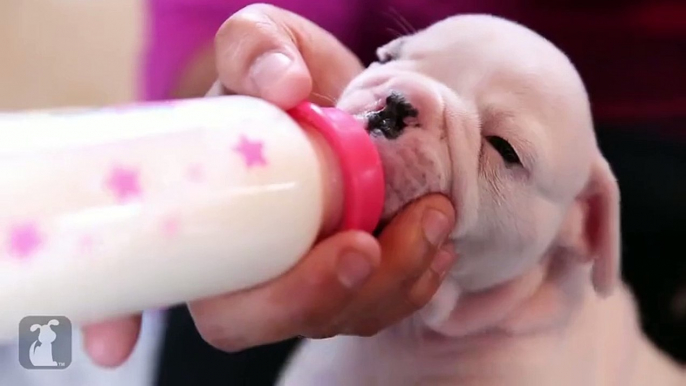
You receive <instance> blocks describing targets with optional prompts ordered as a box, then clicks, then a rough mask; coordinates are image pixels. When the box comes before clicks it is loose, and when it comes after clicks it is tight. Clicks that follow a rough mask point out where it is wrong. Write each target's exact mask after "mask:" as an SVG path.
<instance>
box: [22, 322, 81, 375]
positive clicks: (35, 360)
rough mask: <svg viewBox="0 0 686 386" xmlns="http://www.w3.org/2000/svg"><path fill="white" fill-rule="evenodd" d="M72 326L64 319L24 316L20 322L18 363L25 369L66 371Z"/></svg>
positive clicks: (69, 359)
mask: <svg viewBox="0 0 686 386" xmlns="http://www.w3.org/2000/svg"><path fill="white" fill-rule="evenodd" d="M71 345H72V326H71V322H70V321H69V319H67V318H65V317H63V316H27V317H25V318H24V319H22V320H21V322H20V323H19V363H21V365H22V366H23V367H24V368H26V369H66V368H67V367H69V365H70V364H71V349H72V347H71Z"/></svg>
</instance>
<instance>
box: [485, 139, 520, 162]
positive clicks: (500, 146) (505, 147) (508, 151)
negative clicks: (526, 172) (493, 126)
mask: <svg viewBox="0 0 686 386" xmlns="http://www.w3.org/2000/svg"><path fill="white" fill-rule="evenodd" d="M486 139H487V140H488V142H489V143H490V144H491V146H493V148H494V149H495V150H496V151H497V152H498V153H500V156H501V157H503V160H504V161H505V163H507V164H508V165H521V164H522V162H521V161H520V159H519V155H517V152H516V151H515V149H514V148H513V147H512V145H510V143H509V142H507V141H506V140H505V139H504V138H502V137H498V136H496V135H492V136H488V137H486Z"/></svg>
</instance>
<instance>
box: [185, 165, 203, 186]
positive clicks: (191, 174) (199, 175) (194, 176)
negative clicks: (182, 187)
mask: <svg viewBox="0 0 686 386" xmlns="http://www.w3.org/2000/svg"><path fill="white" fill-rule="evenodd" d="M204 174H205V173H204V170H203V168H202V166H201V165H198V164H194V165H191V166H190V167H189V168H188V179H190V180H191V181H193V182H200V181H202V179H203V177H204Z"/></svg>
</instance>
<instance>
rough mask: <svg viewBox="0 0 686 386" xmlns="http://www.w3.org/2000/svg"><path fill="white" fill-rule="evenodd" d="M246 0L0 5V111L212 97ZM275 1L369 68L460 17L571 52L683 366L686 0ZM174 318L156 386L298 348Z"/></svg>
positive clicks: (259, 379)
mask: <svg viewBox="0 0 686 386" xmlns="http://www.w3.org/2000/svg"><path fill="white" fill-rule="evenodd" d="M248 3H249V2H248V1H232V0H2V1H0V110H15V109H27V108H49V107H62V106H75V105H79V106H84V105H88V106H97V105H108V104H117V103H124V102H129V101H133V100H142V99H146V100H155V99H165V98H173V97H189V96H199V95H202V94H203V93H204V91H205V90H206V89H207V88H208V87H209V85H210V83H211V82H212V80H213V79H214V73H213V69H212V63H213V61H212V50H211V43H212V37H213V35H214V32H215V31H216V30H217V28H218V27H219V26H220V24H221V22H222V21H223V20H225V19H226V18H227V17H228V16H229V15H231V14H232V13H233V12H235V11H236V10H238V9H239V8H241V7H243V6H245V5H247V4H248ZM272 3H274V4H276V5H279V6H281V7H284V8H287V9H290V10H293V11H295V12H298V13H300V14H302V15H303V16H305V17H308V18H310V19H311V20H313V21H315V22H317V23H318V24H320V25H322V26H324V27H325V28H327V29H328V30H329V31H331V32H332V33H334V34H335V35H336V36H337V37H339V38H340V39H341V40H343V41H344V42H345V43H346V44H348V45H349V46H350V47H351V48H352V49H353V50H354V51H355V52H356V53H357V54H358V55H359V56H360V57H361V58H362V59H363V60H364V61H365V62H367V63H368V62H370V61H372V60H374V48H375V47H376V46H378V45H380V44H383V43H385V42H386V41H388V40H389V39H391V38H393V37H394V36H395V34H396V33H397V31H400V32H401V33H402V32H406V31H407V30H408V29H418V28H423V27H425V26H427V25H428V24H430V23H432V22H434V21H437V20H439V19H441V18H443V17H445V16H448V15H451V14H455V13H458V12H487V13H494V14H497V15H502V16H505V17H508V18H512V19H514V20H517V21H520V22H522V23H523V24H525V25H527V26H529V27H531V28H532V29H534V30H537V31H538V32H540V33H541V34H543V35H544V36H546V37H548V38H549V39H550V40H552V41H553V42H554V43H556V44H557V45H558V46H559V47H561V48H562V49H563V50H564V51H565V52H567V54H568V55H569V56H570V57H571V59H572V61H573V62H574V63H575V64H576V65H577V67H578V69H579V71H580V73H581V75H582V77H583V78H584V79H585V81H586V83H587V86H588V89H589V93H590V96H591V102H592V105H593V109H594V114H595V117H596V129H597V132H598V136H599V139H600V143H601V147H602V148H603V151H604V152H605V154H606V156H607V158H608V159H609V161H610V163H611V164H612V166H613V168H614V170H615V173H616V175H617V177H618V179H619V183H620V188H621V190H622V197H623V198H622V210H623V218H622V231H623V238H624V256H623V264H624V266H623V275H624V278H625V280H626V282H627V283H628V285H629V286H631V287H632V289H633V290H634V292H635V294H636V296H637V298H638V304H639V307H640V312H641V318H642V323H643V326H644V329H645V331H646V333H647V334H648V336H649V337H650V338H651V339H652V340H653V341H654V342H655V343H656V344H657V345H658V347H660V348H661V349H662V350H664V351H665V352H666V353H668V354H669V355H670V356H671V357H672V358H674V359H675V360H678V361H681V362H682V363H686V253H684V249H683V246H684V241H685V240H686V229H685V227H684V224H686V1H683V0H680V1H663V0H652V1H640V0H576V1H573V0H551V1H543V0H520V1H518V0H489V1H487V0H484V1H457V0H452V1H451V0H433V1H416V2H415V1H411V0H407V1H392V0H379V1H373V0H366V1H353V0H342V1H328V2H316V3H315V2H312V1H307V0H306V1H296V0H294V1H285V0H284V1H273V2H272ZM165 323H166V325H165V326H166V327H165V328H164V330H163V332H162V337H163V340H162V343H160V344H161V345H162V353H161V354H160V355H161V357H160V363H161V364H162V365H161V370H160V372H159V374H158V375H157V376H156V377H157V379H158V383H159V384H160V385H172V384H186V383H184V382H189V381H190V380H196V381H197V380H198V379H199V378H197V376H198V374H204V375H203V378H202V379H205V380H207V382H201V384H250V385H261V384H269V383H270V380H271V379H273V377H274V374H275V373H276V371H277V370H278V368H279V367H280V366H281V364H282V361H283V358H284V357H285V356H286V355H287V353H288V352H289V351H290V350H291V348H292V347H293V345H294V344H296V343H297V342H296V341H292V342H286V343H283V344H279V345H274V346H267V347H263V348H257V349H254V350H248V351H246V352H244V353H239V354H225V353H220V352H218V351H216V350H214V349H212V348H211V347H209V346H208V345H206V344H204V342H202V340H201V339H200V337H199V336H198V335H197V333H196V332H195V330H194V329H193V325H192V321H191V319H190V317H189V316H188V314H187V311H186V310H185V309H183V308H178V309H174V310H172V312H171V313H170V315H169V317H168V319H167V321H166V322H165ZM175 353H176V354H175ZM179 353H183V355H181V354H179ZM187 353H193V354H192V359H190V360H189V354H187ZM216 379H224V380H226V379H237V380H236V381H235V383H234V382H229V381H226V382H223V383H214V381H211V380H216ZM227 382H228V383H227ZM74 384H76V383H74Z"/></svg>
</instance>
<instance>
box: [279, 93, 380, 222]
mask: <svg viewBox="0 0 686 386" xmlns="http://www.w3.org/2000/svg"><path fill="white" fill-rule="evenodd" d="M288 113H289V114H290V115H291V117H293V118H294V119H296V120H298V121H300V122H304V123H307V124H308V125H310V126H312V128H313V129H315V130H317V131H318V132H319V133H320V134H321V135H322V136H323V137H324V139H325V140H326V141H327V142H328V144H329V146H331V149H332V150H333V152H334V153H335V154H336V155H337V157H338V161H339V164H340V167H341V175H342V176H343V185H344V192H343V193H344V199H343V201H344V203H343V218H342V221H341V229H339V230H340V231H344V230H352V229H355V230H362V231H365V232H370V233H371V232H372V231H374V229H375V228H376V226H377V225H378V223H379V219H380V217H381V214H382V211H383V206H384V197H385V183H384V173H383V167H382V164H381V158H380V156H379V153H378V151H377V149H376V146H375V145H374V143H373V142H372V140H371V138H370V136H369V133H367V131H366V130H365V128H364V127H363V126H362V125H361V124H360V122H358V121H357V120H356V119H355V118H354V117H353V116H351V115H350V114H348V113H346V112H344V111H342V110H339V109H337V108H322V107H319V106H317V105H315V104H313V103H310V102H303V103H301V104H300V105H298V106H296V107H295V108H293V109H291V110H290V111H289V112H288Z"/></svg>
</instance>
